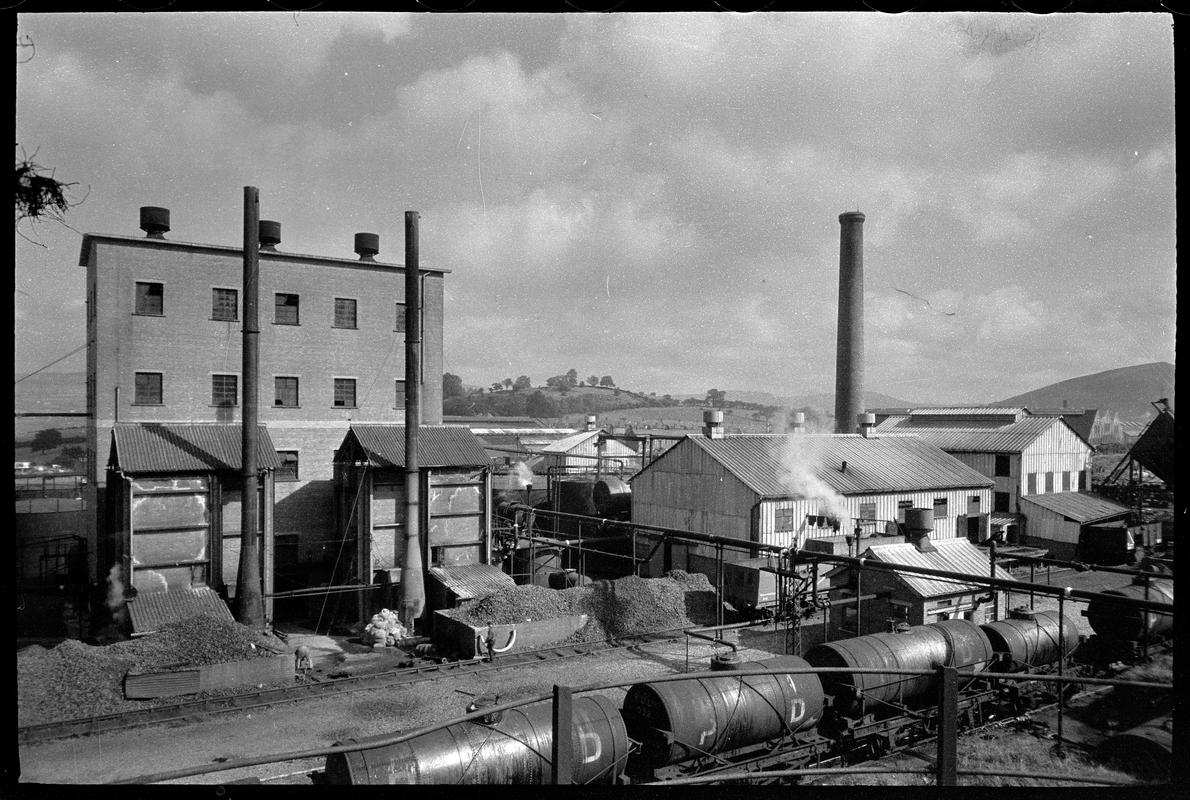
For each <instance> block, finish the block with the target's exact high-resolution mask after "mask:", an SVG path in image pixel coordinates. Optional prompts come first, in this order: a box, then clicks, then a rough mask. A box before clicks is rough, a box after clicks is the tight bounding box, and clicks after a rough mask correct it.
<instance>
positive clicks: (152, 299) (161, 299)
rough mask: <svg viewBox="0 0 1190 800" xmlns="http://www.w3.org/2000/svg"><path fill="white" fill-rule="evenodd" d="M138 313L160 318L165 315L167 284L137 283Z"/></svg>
mask: <svg viewBox="0 0 1190 800" xmlns="http://www.w3.org/2000/svg"><path fill="white" fill-rule="evenodd" d="M136 313H137V314H148V315H150V316H154V317H160V316H162V315H164V314H165V284H162V283H149V282H146V281H137V282H136Z"/></svg>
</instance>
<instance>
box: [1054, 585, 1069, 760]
mask: <svg viewBox="0 0 1190 800" xmlns="http://www.w3.org/2000/svg"><path fill="white" fill-rule="evenodd" d="M1069 596H1070V587H1067V588H1066V589H1064V590H1063V591H1062V594H1060V595H1058V744H1057V747H1056V748H1055V749H1056V750H1057V751H1058V755H1059V756H1061V755H1062V710H1063V707H1064V706H1065V705H1066V699H1065V698H1066V684H1065V683H1063V682H1062V668H1063V667H1064V666H1065V664H1066V624H1065V623H1066V598H1067V597H1069Z"/></svg>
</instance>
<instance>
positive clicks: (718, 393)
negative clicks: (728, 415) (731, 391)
mask: <svg viewBox="0 0 1190 800" xmlns="http://www.w3.org/2000/svg"><path fill="white" fill-rule="evenodd" d="M726 399H727V392H724V391H722V390H721V389H707V400H706V402H707V405H709V406H710V407H711V408H722V407H723V402H724V401H725V400H726Z"/></svg>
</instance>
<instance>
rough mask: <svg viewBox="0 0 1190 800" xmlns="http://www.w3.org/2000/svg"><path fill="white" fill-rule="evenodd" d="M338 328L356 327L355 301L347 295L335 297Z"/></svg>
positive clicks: (335, 324) (335, 325)
mask: <svg viewBox="0 0 1190 800" xmlns="http://www.w3.org/2000/svg"><path fill="white" fill-rule="evenodd" d="M334 327H336V328H354V327H356V325H355V301H354V300H351V299H350V298H347V297H336V298H335V323H334Z"/></svg>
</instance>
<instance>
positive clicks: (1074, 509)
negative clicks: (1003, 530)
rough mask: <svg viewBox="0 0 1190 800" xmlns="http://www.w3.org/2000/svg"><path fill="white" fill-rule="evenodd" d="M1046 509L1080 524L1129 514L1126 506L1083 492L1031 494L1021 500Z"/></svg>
mask: <svg viewBox="0 0 1190 800" xmlns="http://www.w3.org/2000/svg"><path fill="white" fill-rule="evenodd" d="M1025 501H1028V502H1030V503H1033V504H1035V505H1039V506H1041V507H1042V508H1044V509H1047V510H1049V511H1053V512H1054V513H1055V514H1061V515H1062V516H1064V517H1067V518H1068V519H1072V520H1074V521H1075V522H1078V523H1080V524H1083V525H1085V524H1087V523H1091V522H1100V521H1102V520H1105V519H1111V518H1112V517H1118V516H1121V515H1123V514H1127V513H1128V509H1127V508H1125V507H1124V506H1122V505H1120V504H1118V503H1113V502H1112V501H1111V500H1108V499H1106V498H1104V497H1099V496H1098V495H1093V494H1084V493H1082V492H1054V493H1052V494H1030V495H1025V496H1024V497H1022V498H1021V502H1025Z"/></svg>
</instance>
